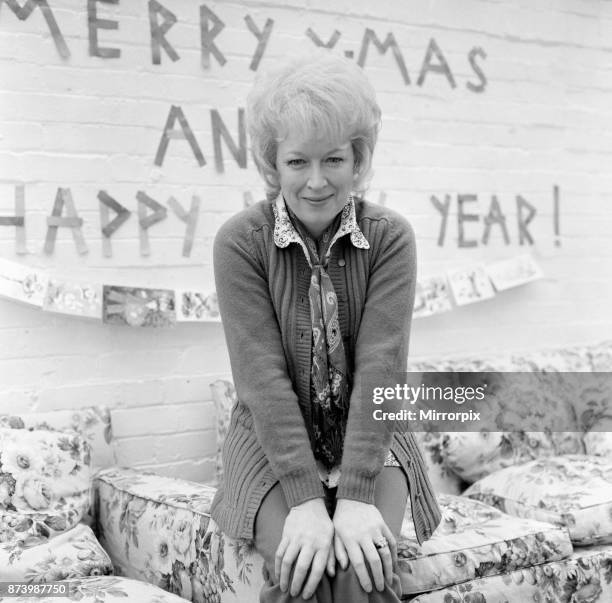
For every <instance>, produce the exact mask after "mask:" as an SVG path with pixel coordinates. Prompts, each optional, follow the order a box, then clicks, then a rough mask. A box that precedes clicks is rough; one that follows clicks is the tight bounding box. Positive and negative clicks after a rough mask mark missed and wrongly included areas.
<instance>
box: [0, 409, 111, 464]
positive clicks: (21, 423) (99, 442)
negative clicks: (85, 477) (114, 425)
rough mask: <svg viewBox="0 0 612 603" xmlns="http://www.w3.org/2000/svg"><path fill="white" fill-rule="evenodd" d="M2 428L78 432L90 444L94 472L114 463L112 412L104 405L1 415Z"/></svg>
mask: <svg viewBox="0 0 612 603" xmlns="http://www.w3.org/2000/svg"><path fill="white" fill-rule="evenodd" d="M0 427H5V428H11V429H27V430H30V431H31V430H48V431H63V432H66V431H75V432H76V433H78V434H79V435H80V436H81V437H83V438H84V439H85V440H87V442H88V443H89V445H90V448H91V466H92V467H93V468H94V469H97V468H99V467H109V466H111V465H114V464H115V455H114V449H113V447H112V432H111V416H110V410H109V409H108V408H107V407H105V406H90V407H86V408H79V409H74V410H52V411H48V412H36V413H15V414H0Z"/></svg>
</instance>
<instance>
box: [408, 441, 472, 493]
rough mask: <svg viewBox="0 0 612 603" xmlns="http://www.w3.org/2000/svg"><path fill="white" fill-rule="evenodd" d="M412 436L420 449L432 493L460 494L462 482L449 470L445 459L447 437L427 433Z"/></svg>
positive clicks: (462, 487)
mask: <svg viewBox="0 0 612 603" xmlns="http://www.w3.org/2000/svg"><path fill="white" fill-rule="evenodd" d="M414 435H415V437H416V441H417V442H418V444H419V446H420V447H421V452H422V453H423V459H424V460H425V466H426V467H427V473H428V475H429V479H430V480H431V485H432V486H433V489H434V491H435V492H437V493H438V494H460V493H461V491H462V490H463V489H464V487H465V484H464V481H463V480H462V479H461V478H460V477H459V476H458V475H457V474H456V473H454V472H453V471H452V470H451V469H450V468H449V464H448V460H447V459H446V457H445V455H446V450H447V440H448V435H447V434H445V433H435V432H427V431H417V432H415V434H414Z"/></svg>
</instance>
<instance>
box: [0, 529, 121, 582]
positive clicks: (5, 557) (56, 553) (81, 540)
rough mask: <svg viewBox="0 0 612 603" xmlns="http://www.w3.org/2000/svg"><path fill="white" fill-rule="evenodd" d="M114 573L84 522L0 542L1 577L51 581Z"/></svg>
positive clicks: (4, 578)
mask: <svg viewBox="0 0 612 603" xmlns="http://www.w3.org/2000/svg"><path fill="white" fill-rule="evenodd" d="M112 573H113V566H112V565H111V562H110V559H109V557H108V555H107V554H106V552H105V551H104V549H103V548H102V547H101V546H100V545H99V544H98V541H97V540H96V537H95V536H94V534H93V532H92V531H91V528H89V527H87V526H86V525H83V524H79V525H77V526H75V527H74V528H72V529H70V530H67V531H65V532H62V533H61V534H59V535H57V536H53V537H52V538H36V537H26V539H25V540H19V539H12V540H9V541H5V542H3V543H2V544H0V580H14V581H20V580H23V581H26V582H29V581H33V582H51V581H56V580H65V579H68V578H78V577H84V576H102V575H107V574H112Z"/></svg>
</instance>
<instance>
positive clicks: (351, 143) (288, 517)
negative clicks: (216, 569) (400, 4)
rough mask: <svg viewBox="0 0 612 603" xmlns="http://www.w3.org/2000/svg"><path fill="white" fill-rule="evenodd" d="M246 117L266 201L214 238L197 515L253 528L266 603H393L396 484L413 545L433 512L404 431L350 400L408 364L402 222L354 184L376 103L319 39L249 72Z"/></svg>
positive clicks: (409, 248)
mask: <svg viewBox="0 0 612 603" xmlns="http://www.w3.org/2000/svg"><path fill="white" fill-rule="evenodd" d="M247 119H248V126H249V130H250V134H251V142H252V149H253V156H254V160H255V163H256V165H257V168H258V169H259V172H260V174H261V175H262V176H263V179H264V181H265V183H266V187H267V197H268V199H267V200H266V201H262V202H260V203H258V204H256V205H254V206H252V207H250V208H248V209H246V210H244V211H243V212H241V213H239V214H238V215H236V216H233V217H232V218H231V219H230V220H229V221H228V222H226V223H225V224H224V225H223V227H222V228H221V229H220V230H219V232H218V234H217V236H216V238H215V245H214V266H215V280H216V286H217V294H218V300H219V310H220V312H221V316H222V320H223V327H224V330H225V336H226V339H227V344H228V349H229V353H230V360H231V364H232V373H233V377H234V382H235V384H236V392H237V397H238V401H237V403H236V405H235V406H234V408H233V411H232V416H231V421H230V427H229V429H228V434H227V437H226V440H225V445H224V449H223V470H224V483H223V485H222V487H221V488H220V489H219V490H218V492H217V495H216V497H215V499H214V501H213V504H212V508H211V513H212V516H213V518H214V519H215V521H216V522H217V524H218V525H220V527H221V528H222V529H223V530H224V531H225V532H226V533H228V534H229V535H231V536H232V537H242V538H249V539H254V542H255V547H256V549H257V550H258V551H259V553H260V554H261V555H262V556H263V558H264V560H265V569H266V571H267V579H266V583H265V585H264V586H263V588H262V591H261V595H260V601H263V602H264V603H272V602H279V601H283V602H290V601H303V599H307V598H309V597H310V596H312V595H315V597H316V601H317V602H319V603H327V602H333V601H336V602H341V601H351V602H353V603H360V602H361V603H365V602H366V601H368V602H369V601H378V602H381V603H383V602H389V603H391V602H394V603H396V602H398V601H399V600H400V599H399V597H401V585H400V581H399V578H398V575H397V571H396V570H397V568H396V536H397V534H398V533H399V530H400V527H401V524H402V519H403V516H404V510H405V508H406V499H407V496H408V492H410V497H411V510H412V516H413V519H414V523H415V530H416V534H417V538H418V539H419V541H420V542H422V541H423V540H425V539H427V538H429V537H430V536H431V534H432V532H433V530H434V529H435V528H436V526H437V525H438V523H439V521H440V511H439V509H438V506H437V503H436V501H435V497H434V495H433V492H432V489H431V484H430V483H429V480H428V478H427V475H426V472H425V470H424V464H423V459H422V457H421V454H420V452H419V450H418V447H417V445H416V443H415V441H414V437H413V436H412V434H410V433H395V434H393V433H391V431H390V430H388V429H387V428H386V427H385V426H384V425H382V424H381V423H382V422H380V421H374V420H373V419H372V417H371V402H370V401H368V400H367V399H366V398H365V396H362V395H361V381H362V379H363V378H364V376H365V375H366V374H379V375H380V376H381V379H382V378H384V377H385V376H387V375H388V374H389V373H393V372H402V371H405V370H406V359H407V352H408V335H409V331H410V321H411V316H412V307H413V303H414V289H415V282H416V270H415V262H416V255H415V248H414V233H413V231H412V229H411V227H410V225H409V224H408V222H406V220H405V219H404V218H402V217H401V216H400V215H398V214H396V213H395V212H392V211H390V210H387V209H385V208H382V207H379V206H376V205H373V204H371V203H368V202H366V201H364V200H363V199H361V198H360V197H358V196H353V194H355V195H357V194H360V193H362V192H363V190H364V188H365V183H366V181H367V178H368V174H369V171H370V166H371V162H372V153H373V151H374V147H375V144H376V138H377V135H378V129H379V124H380V109H379V108H378V105H377V103H376V97H375V93H374V90H373V88H372V86H371V84H370V83H369V82H368V80H367V78H366V77H365V75H364V74H363V72H362V71H361V69H360V68H359V67H357V66H356V65H355V64H353V63H351V62H349V61H346V60H344V59H341V58H337V57H334V56H333V55H332V54H330V53H327V52H324V51H321V52H320V53H312V54H311V55H309V56H308V57H304V58H298V59H293V60H290V61H288V62H286V63H284V64H282V65H281V66H280V67H279V68H278V69H276V70H274V71H271V72H270V73H268V74H265V75H264V76H262V77H260V78H258V80H257V81H256V83H255V86H254V88H253V91H252V92H251V94H250V95H249V99H248V109H247ZM253 318H255V320H253Z"/></svg>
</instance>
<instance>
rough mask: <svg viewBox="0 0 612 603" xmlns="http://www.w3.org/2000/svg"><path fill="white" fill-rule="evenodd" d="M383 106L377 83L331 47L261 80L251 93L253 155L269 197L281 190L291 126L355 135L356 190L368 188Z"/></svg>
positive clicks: (308, 132)
mask: <svg viewBox="0 0 612 603" xmlns="http://www.w3.org/2000/svg"><path fill="white" fill-rule="evenodd" d="M380 116H381V112H380V107H379V106H378V103H377V102H376V93H375V91H374V88H373V87H372V84H370V82H369V80H368V79H367V77H366V76H365V74H364V73H363V71H362V70H361V68H360V67H358V66H357V65H356V64H355V63H353V62H351V61H348V60H347V59H344V58H342V57H337V56H335V55H333V54H331V53H330V52H329V51H324V50H313V52H311V53H310V54H309V55H308V56H301V57H297V58H292V59H290V60H288V61H285V62H284V63H283V64H282V65H280V66H278V67H276V68H275V69H272V70H269V71H267V72H266V73H264V74H262V75H260V76H258V77H257V79H256V80H255V84H254V85H253V88H252V90H251V92H250V94H249V95H248V98H247V123H248V130H249V135H250V138H251V148H252V153H253V160H254V161H255V165H256V166H257V169H258V170H259V173H260V174H261V176H262V177H263V179H264V182H265V184H266V189H267V196H268V198H269V199H274V198H276V196H277V195H278V194H279V192H280V185H279V181H278V173H277V170H276V153H277V147H278V143H279V142H280V141H281V140H283V139H284V138H285V137H286V136H287V135H288V133H289V131H291V132H292V133H295V132H297V133H298V135H303V136H304V137H305V138H312V137H313V135H314V136H317V135H320V134H325V135H329V136H331V137H332V138H333V139H334V140H338V141H344V140H350V141H351V144H352V147H353V155H354V158H355V182H354V186H353V189H354V192H356V193H363V191H364V190H365V188H366V184H367V181H368V179H369V176H370V172H371V166H372V155H373V153H374V147H375V146H376V139H377V138H378V132H379V129H380Z"/></svg>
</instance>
